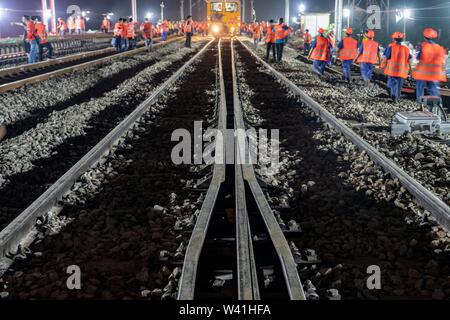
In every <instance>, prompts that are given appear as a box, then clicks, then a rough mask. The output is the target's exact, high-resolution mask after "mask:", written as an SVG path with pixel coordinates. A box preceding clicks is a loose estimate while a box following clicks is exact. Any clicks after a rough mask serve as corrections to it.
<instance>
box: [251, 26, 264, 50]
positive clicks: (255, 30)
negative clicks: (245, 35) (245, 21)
mask: <svg viewBox="0 0 450 320" xmlns="http://www.w3.org/2000/svg"><path fill="white" fill-rule="evenodd" d="M261 29H262V28H261V25H260V24H259V23H258V21H255V23H254V24H253V27H252V38H253V44H254V46H255V50H257V49H258V43H259V42H260V41H261V31H262V30H261Z"/></svg>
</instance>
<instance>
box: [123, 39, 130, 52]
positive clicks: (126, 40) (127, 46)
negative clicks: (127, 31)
mask: <svg viewBox="0 0 450 320" xmlns="http://www.w3.org/2000/svg"><path fill="white" fill-rule="evenodd" d="M121 43H122V51H128V48H130V41H129V40H128V39H127V38H123V39H122V41H121Z"/></svg>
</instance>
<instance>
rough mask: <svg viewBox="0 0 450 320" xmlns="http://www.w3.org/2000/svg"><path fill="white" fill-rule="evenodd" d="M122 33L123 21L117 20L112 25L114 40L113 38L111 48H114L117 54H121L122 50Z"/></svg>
mask: <svg viewBox="0 0 450 320" xmlns="http://www.w3.org/2000/svg"><path fill="white" fill-rule="evenodd" d="M122 33H123V19H122V18H119V20H117V22H116V24H115V25H114V38H113V47H115V48H116V50H117V52H121V51H122V50H123V47H122Z"/></svg>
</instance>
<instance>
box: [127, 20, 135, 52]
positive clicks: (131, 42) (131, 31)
mask: <svg viewBox="0 0 450 320" xmlns="http://www.w3.org/2000/svg"><path fill="white" fill-rule="evenodd" d="M127 37H128V44H129V46H128V48H129V49H133V48H134V47H135V46H136V31H135V30H134V22H133V18H129V19H128V29H127Z"/></svg>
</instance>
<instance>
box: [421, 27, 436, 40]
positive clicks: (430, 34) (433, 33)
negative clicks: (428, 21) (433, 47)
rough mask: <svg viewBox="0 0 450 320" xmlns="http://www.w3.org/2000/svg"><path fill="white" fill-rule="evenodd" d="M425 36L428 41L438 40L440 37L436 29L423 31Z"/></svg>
mask: <svg viewBox="0 0 450 320" xmlns="http://www.w3.org/2000/svg"><path fill="white" fill-rule="evenodd" d="M423 36H424V37H425V38H428V39H436V38H437V37H438V33H437V31H436V30H434V29H431V28H426V29H425V30H423Z"/></svg>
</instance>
